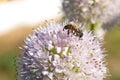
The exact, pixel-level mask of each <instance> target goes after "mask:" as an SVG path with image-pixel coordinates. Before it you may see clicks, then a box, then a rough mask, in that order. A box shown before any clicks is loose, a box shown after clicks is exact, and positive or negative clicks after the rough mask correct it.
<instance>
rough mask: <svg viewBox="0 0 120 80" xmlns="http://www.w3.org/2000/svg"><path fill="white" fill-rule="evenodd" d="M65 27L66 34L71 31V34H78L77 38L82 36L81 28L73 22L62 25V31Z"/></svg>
mask: <svg viewBox="0 0 120 80" xmlns="http://www.w3.org/2000/svg"><path fill="white" fill-rule="evenodd" d="M65 29H66V30H68V31H67V34H68V35H69V34H70V33H72V34H73V35H75V36H78V37H79V38H81V37H82V36H83V32H82V30H81V29H80V28H79V27H78V26H77V25H76V24H74V23H68V24H67V25H65V26H64V28H63V31H64V30H65Z"/></svg>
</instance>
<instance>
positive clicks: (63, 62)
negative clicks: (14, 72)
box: [18, 24, 107, 80]
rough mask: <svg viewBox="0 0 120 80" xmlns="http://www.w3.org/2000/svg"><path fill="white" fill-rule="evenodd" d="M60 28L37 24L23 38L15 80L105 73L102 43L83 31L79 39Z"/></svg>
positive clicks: (90, 78) (81, 79)
mask: <svg viewBox="0 0 120 80" xmlns="http://www.w3.org/2000/svg"><path fill="white" fill-rule="evenodd" d="M63 27H64V24H49V25H47V27H46V28H41V27H39V28H38V30H36V31H35V32H34V34H33V35H31V36H29V37H28V38H27V39H26V41H25V46H24V51H23V53H22V55H21V58H20V59H19V64H18V66H19V68H18V80H103V78H105V77H106V76H107V67H106V64H105V61H104V58H105V55H104V54H103V53H104V50H103V49H102V48H101V47H102V42H101V41H100V40H98V38H96V36H94V35H93V34H92V33H91V32H88V31H86V30H83V37H82V38H79V37H78V36H75V35H73V34H69V35H68V34H67V30H64V31H63Z"/></svg>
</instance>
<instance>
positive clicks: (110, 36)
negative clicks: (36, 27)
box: [0, 27, 120, 80]
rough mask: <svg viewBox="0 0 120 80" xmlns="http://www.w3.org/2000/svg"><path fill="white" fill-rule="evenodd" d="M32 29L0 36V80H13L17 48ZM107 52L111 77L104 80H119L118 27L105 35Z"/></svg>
mask: <svg viewBox="0 0 120 80" xmlns="http://www.w3.org/2000/svg"><path fill="white" fill-rule="evenodd" d="M30 33H32V29H31V28H28V27H22V28H18V29H14V30H12V31H11V32H9V33H7V34H5V35H2V36H0V80H15V79H16V71H15V69H16V68H15V57H16V56H17V55H18V54H20V52H21V51H20V49H19V47H20V46H22V45H23V44H24V40H25V38H26V37H27V36H28V34H30ZM103 47H104V48H105V49H106V50H107V52H106V54H107V57H106V60H107V62H108V67H109V70H110V74H111V76H109V77H108V78H107V79H105V80H120V27H115V28H112V29H111V30H109V31H107V33H106V35H105V42H104V46H103Z"/></svg>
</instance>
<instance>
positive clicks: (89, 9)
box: [62, 0, 104, 24]
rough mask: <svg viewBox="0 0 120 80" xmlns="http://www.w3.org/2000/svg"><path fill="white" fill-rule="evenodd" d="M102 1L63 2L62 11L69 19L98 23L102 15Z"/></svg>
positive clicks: (78, 0) (79, 0)
mask: <svg viewBox="0 0 120 80" xmlns="http://www.w3.org/2000/svg"><path fill="white" fill-rule="evenodd" d="M101 4H102V0H63V2H62V10H63V11H64V13H65V17H66V18H67V19H70V20H72V19H75V20H79V21H88V22H89V23H92V24H94V23H96V21H97V20H98V18H99V16H100V15H101V14H102V10H103V7H104V5H103V4H102V5H101Z"/></svg>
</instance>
